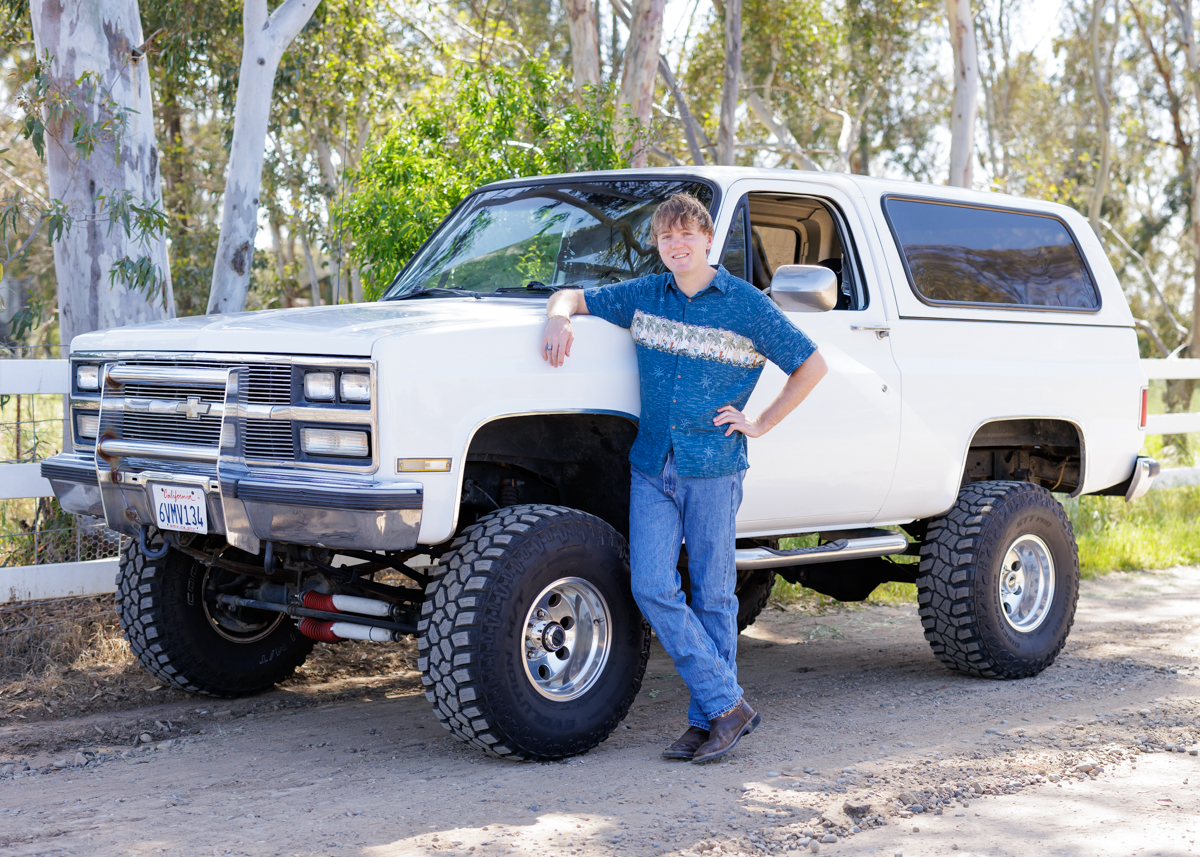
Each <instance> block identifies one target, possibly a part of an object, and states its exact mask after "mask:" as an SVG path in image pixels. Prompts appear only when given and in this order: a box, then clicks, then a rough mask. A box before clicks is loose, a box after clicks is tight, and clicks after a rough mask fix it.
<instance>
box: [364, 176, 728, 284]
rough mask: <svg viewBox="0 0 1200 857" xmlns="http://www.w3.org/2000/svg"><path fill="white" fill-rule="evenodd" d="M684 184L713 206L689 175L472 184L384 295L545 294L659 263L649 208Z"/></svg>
mask: <svg viewBox="0 0 1200 857" xmlns="http://www.w3.org/2000/svg"><path fill="white" fill-rule="evenodd" d="M681 192H687V193H691V194H693V195H695V196H696V197H697V198H698V199H699V200H700V201H701V202H702V203H704V205H705V206H707V207H709V208H711V207H712V200H713V192H712V189H711V188H710V187H709V186H708V185H706V184H702V183H700V182H698V181H696V180H695V179H688V180H682V181H649V180H631V181H580V182H563V183H559V182H555V183H553V184H551V183H546V184H541V185H532V186H527V187H509V188H503V189H501V190H490V191H484V192H482V193H477V194H475V195H474V196H471V197H469V198H468V199H467V201H466V202H465V203H464V204H463V205H462V207H461V208H459V209H458V211H456V212H455V213H454V214H453V215H451V217H450V219H449V220H448V221H447V222H446V223H444V224H443V225H442V227H441V229H439V230H438V231H437V232H436V233H435V234H434V235H433V237H432V238H430V239H429V240H428V241H427V242H425V245H424V246H423V247H422V248H421V249H420V250H419V251H417V254H416V255H415V256H414V257H413V258H412V260H411V261H409V263H408V264H407V265H406V266H405V267H404V270H402V271H401V272H400V274H399V275H398V276H397V277H396V279H395V280H394V281H393V282H392V285H391V286H390V287H389V288H388V290H387V292H386V293H385V294H384V296H383V299H384V300H395V299H397V298H402V297H405V296H406V295H410V294H414V293H418V292H421V291H422V290H424V289H456V290H459V291H469V292H474V293H479V294H491V293H495V292H497V291H503V292H508V291H509V290H516V291H518V292H528V293H529V294H538V293H539V291H538V290H539V289H542V290H543V291H542V293H543V296H544V289H545V288H586V287H588V286H602V285H609V284H611V283H618V282H621V281H622V280H628V279H630V278H632V277H641V276H644V275H646V274H653V273H657V272H660V271H662V270H664V269H663V265H662V262H661V260H660V259H659V258H658V250H657V248H656V247H655V245H654V242H653V241H652V240H651V238H650V216H651V215H652V214H654V209H655V208H657V207H658V204H659V203H661V202H663V201H664V200H665V199H666V198H667V197H669V196H670V195H671V194H674V193H681ZM443 294H453V293H452V292H443Z"/></svg>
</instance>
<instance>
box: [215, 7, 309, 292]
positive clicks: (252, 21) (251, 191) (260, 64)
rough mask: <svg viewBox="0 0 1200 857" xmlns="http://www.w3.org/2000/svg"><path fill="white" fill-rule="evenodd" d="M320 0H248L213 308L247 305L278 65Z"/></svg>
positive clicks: (244, 19)
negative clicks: (275, 2) (277, 0)
mask: <svg viewBox="0 0 1200 857" xmlns="http://www.w3.org/2000/svg"><path fill="white" fill-rule="evenodd" d="M319 2H320V0H284V2H283V3H281V4H280V5H279V6H277V7H276V8H275V11H274V12H271V13H269V14H268V11H267V0H245V7H244V9H243V12H242V30H243V33H242V37H243V40H244V41H243V47H242V62H241V66H240V68H239V70H238V88H237V102H236V106H235V107H234V112H233V140H232V142H231V144H230V153H229V168H228V173H227V175H226V179H225V194H224V199H223V202H222V213H221V232H220V236H219V238H218V240H217V251H216V258H215V259H214V262H213V275H212V288H211V290H210V292H209V295H208V311H209V312H210V313H228V312H239V311H241V310H242V309H244V308H245V306H246V293H247V291H248V290H249V286H250V265H251V262H252V260H253V257H254V236H255V233H256V232H257V230H258V210H259V203H260V200H259V189H260V187H261V184H262V166H263V157H264V148H265V146H266V139H267V127H268V125H269V122H270V115H271V92H272V90H273V88H274V83H275V70H276V69H277V68H278V66H279V61H280V60H281V59H282V58H283V53H284V51H285V50H287V47H288V45H290V44H291V42H292V40H293V39H294V38H295V37H296V35H297V34H298V33H299V32H300V30H301V28H302V27H303V26H304V25H305V24H306V23H308V20H309V18H310V17H312V13H313V11H314V10H315V9H316V7H317V4H318V3H319Z"/></svg>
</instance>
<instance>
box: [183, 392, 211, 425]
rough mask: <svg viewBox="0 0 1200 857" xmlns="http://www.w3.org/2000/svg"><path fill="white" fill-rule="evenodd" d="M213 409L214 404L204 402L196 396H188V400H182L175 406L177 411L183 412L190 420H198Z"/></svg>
mask: <svg viewBox="0 0 1200 857" xmlns="http://www.w3.org/2000/svg"><path fill="white" fill-rule="evenodd" d="M211 410H212V405H210V404H209V403H208V402H202V401H200V399H199V398H198V397H196V396H188V400H187V401H186V402H180V403H179V404H178V405H176V406H175V412H176V413H180V414H183V415H184V416H186V417H187V418H188V419H189V420H198V419H200V418H201V417H202V416H205V415H206V414H207V413H208V412H209V411H211Z"/></svg>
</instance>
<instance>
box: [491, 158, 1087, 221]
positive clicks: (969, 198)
mask: <svg viewBox="0 0 1200 857" xmlns="http://www.w3.org/2000/svg"><path fill="white" fill-rule="evenodd" d="M685 176H695V177H697V178H702V179H707V180H708V181H710V182H712V183H713V184H715V185H717V186H718V187H720V188H722V189H725V188H727V187H729V186H730V185H732V184H733V183H734V182H736V181H739V180H742V179H760V180H764V179H765V180H771V179H777V180H784V181H797V180H801V181H803V180H807V181H816V182H820V183H822V184H827V185H830V186H832V187H838V188H840V189H842V190H843V191H845V192H846V193H849V194H852V195H854V196H863V197H872V196H883V195H885V194H892V193H894V194H898V195H903V196H921V197H933V198H937V199H944V200H947V201H954V202H964V203H972V204H976V205H1002V206H1011V207H1014V208H1025V209H1037V210H1044V211H1050V210H1056V213H1059V214H1062V213H1064V212H1067V211H1070V212H1072V213H1077V212H1075V210H1074V209H1072V208H1070V207H1069V206H1065V205H1062V204H1061V203H1057V202H1049V201H1047V200H1041V199H1037V198H1035V197H1022V196H1016V195H1014V194H1008V193H999V192H993V191H979V190H967V189H965V188H959V187H950V186H949V185H940V184H933V183H932V182H918V181H912V180H908V179H885V178H879V177H876V176H862V175H854V174H852V173H839V172H832V171H828V170H799V169H768V168H765V167H717V166H704V167H696V166H678V167H646V168H642V169H625V170H595V171H590V172H578V173H555V174H553V175H545V176H526V177H523V178H515V179H505V180H503V181H498V182H492V183H490V184H487V185H484V188H488V189H494V188H502V187H509V186H514V185H520V186H526V185H529V184H530V183H531V182H537V181H572V180H574V181H579V180H588V179H614V178H625V179H630V178H647V179H654V178H658V179H678V178H682V177H685ZM481 189H482V188H481Z"/></svg>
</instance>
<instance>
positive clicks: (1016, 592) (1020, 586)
mask: <svg viewBox="0 0 1200 857" xmlns="http://www.w3.org/2000/svg"><path fill="white" fill-rule="evenodd" d="M997 590H998V594H999V596H1000V607H1001V612H1002V613H1003V615H1004V621H1006V622H1007V623H1008V624H1009V627H1011V628H1012V629H1013V630H1014V631H1019V632H1020V633H1022V634H1028V633H1030V632H1031V631H1034V630H1036V629H1037V628H1038V627H1039V626H1040V625H1041V624H1042V623H1043V622H1045V621H1046V617H1047V616H1049V615H1050V606H1051V605H1052V604H1053V603H1054V557H1053V555H1052V554H1051V553H1050V548H1049V547H1048V546H1047V545H1046V543H1045V542H1044V541H1042V540H1041V539H1039V538H1038V537H1037V536H1032V535H1025V536H1021V537H1020V538H1018V539H1016V540H1015V541H1014V542H1013V543H1012V544H1011V545H1009V546H1008V550H1007V551H1005V552H1004V560H1003V562H1002V563H1001V564H1000V579H999V580H998V581H997Z"/></svg>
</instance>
